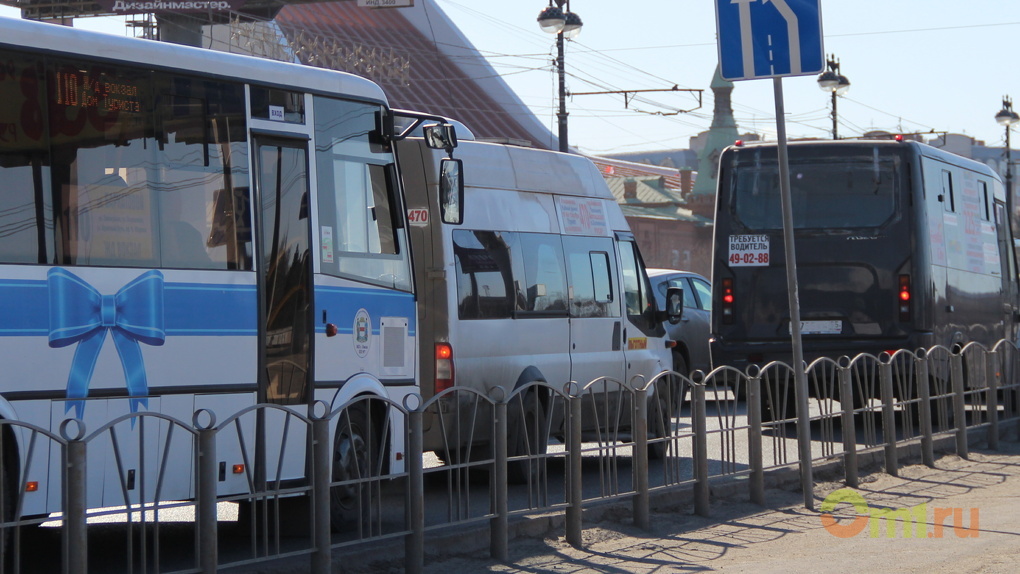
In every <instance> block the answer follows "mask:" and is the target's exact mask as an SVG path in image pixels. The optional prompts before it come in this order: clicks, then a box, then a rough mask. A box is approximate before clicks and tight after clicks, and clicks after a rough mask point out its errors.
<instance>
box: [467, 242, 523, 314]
mask: <svg viewBox="0 0 1020 574" xmlns="http://www.w3.org/2000/svg"><path fill="white" fill-rule="evenodd" d="M516 245H517V237H516V235H515V234H514V233H505V232H503V233H501V232H495V231H468V230H461V229H458V230H455V231H454V232H453V254H454V260H455V263H456V267H457V311H458V316H459V317H460V318H461V319H502V318H508V317H511V316H512V314H513V311H514V310H515V308H516V298H515V297H514V296H513V293H514V278H513V272H512V261H511V253H512V252H513V251H516V249H517V246H516Z"/></svg>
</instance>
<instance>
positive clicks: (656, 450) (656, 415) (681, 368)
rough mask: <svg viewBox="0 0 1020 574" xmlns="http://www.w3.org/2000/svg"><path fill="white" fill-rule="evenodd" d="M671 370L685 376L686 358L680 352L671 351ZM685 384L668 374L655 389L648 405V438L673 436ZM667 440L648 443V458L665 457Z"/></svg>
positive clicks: (685, 393) (659, 458)
mask: <svg viewBox="0 0 1020 574" xmlns="http://www.w3.org/2000/svg"><path fill="white" fill-rule="evenodd" d="M673 370H674V371H676V372H677V373H679V374H681V375H683V376H684V377H687V376H688V375H689V373H688V370H687V360H686V359H684V356H683V355H681V354H680V353H673ZM686 389H687V384H686V383H685V382H684V379H682V378H680V377H677V376H676V375H670V376H669V378H668V379H665V380H663V381H662V382H661V383H660V384H659V385H658V386H657V387H656V389H655V400H654V401H653V402H652V403H651V404H650V405H649V410H648V415H649V416H648V434H649V436H650V438H655V439H665V438H668V437H671V436H673V418H674V417H679V416H680V409H681V407H682V406H683V402H684V400H685V399H686V398H687V397H686V395H687V392H686ZM668 447H669V441H668V440H663V441H659V442H653V443H649V444H648V458H650V459H652V460H661V459H664V458H666V453H667V451H668Z"/></svg>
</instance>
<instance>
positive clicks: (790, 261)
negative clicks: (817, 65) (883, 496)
mask: <svg viewBox="0 0 1020 574" xmlns="http://www.w3.org/2000/svg"><path fill="white" fill-rule="evenodd" d="M772 86H773V88H774V90H775V100H776V135H777V138H778V140H779V141H778V148H777V151H778V153H779V158H778V159H779V193H780V198H781V200H782V208H783V245H784V247H785V248H786V283H787V290H788V291H789V296H790V339H791V342H792V345H793V377H794V379H793V381H794V386H795V387H796V392H797V446H798V448H799V451H800V482H801V489H802V490H803V491H804V506H805V507H806V508H807V509H808V510H814V509H815V497H814V479H813V477H812V473H811V427H810V424H811V423H810V417H809V416H808V389H807V375H806V374H805V373H804V348H803V344H802V341H801V332H800V327H801V325H800V294H799V291H798V288H797V251H796V249H795V248H794V244H793V198H792V194H791V192H790V161H789V157H788V156H787V153H786V110H785V106H784V105H783V78H781V77H775V78H772Z"/></svg>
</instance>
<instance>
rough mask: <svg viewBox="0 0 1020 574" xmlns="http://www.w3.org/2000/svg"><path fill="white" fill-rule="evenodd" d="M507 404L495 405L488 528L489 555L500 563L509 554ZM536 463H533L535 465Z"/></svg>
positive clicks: (499, 402)
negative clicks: (492, 493) (492, 504)
mask: <svg viewBox="0 0 1020 574" xmlns="http://www.w3.org/2000/svg"><path fill="white" fill-rule="evenodd" d="M507 410H508V409H507V402H506V399H505V398H504V399H503V400H500V401H498V402H497V403H496V404H495V418H496V421H495V422H496V429H495V433H496V436H495V437H494V438H493V442H492V445H493V451H494V452H493V454H494V455H495V457H494V458H495V460H494V461H493V464H494V468H493V476H492V478H493V481H492V488H493V489H495V492H494V495H495V498H494V503H495V505H496V507H495V508H494V509H493V510H494V511H495V512H494V513H493V514H494V516H493V517H492V525H491V527H490V528H489V554H490V555H491V556H492V557H493V558H495V559H496V560H499V561H501V562H506V561H507V560H508V559H509V557H510V552H509V528H508V522H509V511H508V507H507V488H508V486H507V475H506V473H507V440H508V436H507V435H508V434H509V430H508V428H507V416H508V415H507ZM537 462H538V461H535V463H536V464H537Z"/></svg>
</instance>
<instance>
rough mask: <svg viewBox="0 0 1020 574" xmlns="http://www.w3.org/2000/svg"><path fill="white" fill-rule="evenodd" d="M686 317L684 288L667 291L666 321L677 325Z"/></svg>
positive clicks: (672, 288) (671, 288)
mask: <svg viewBox="0 0 1020 574" xmlns="http://www.w3.org/2000/svg"><path fill="white" fill-rule="evenodd" d="M683 316H684V290H683V288H682V287H670V288H668V289H666V319H667V320H668V321H669V324H670V325H676V324H677V323H679V322H680V319H682V318H683Z"/></svg>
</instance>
